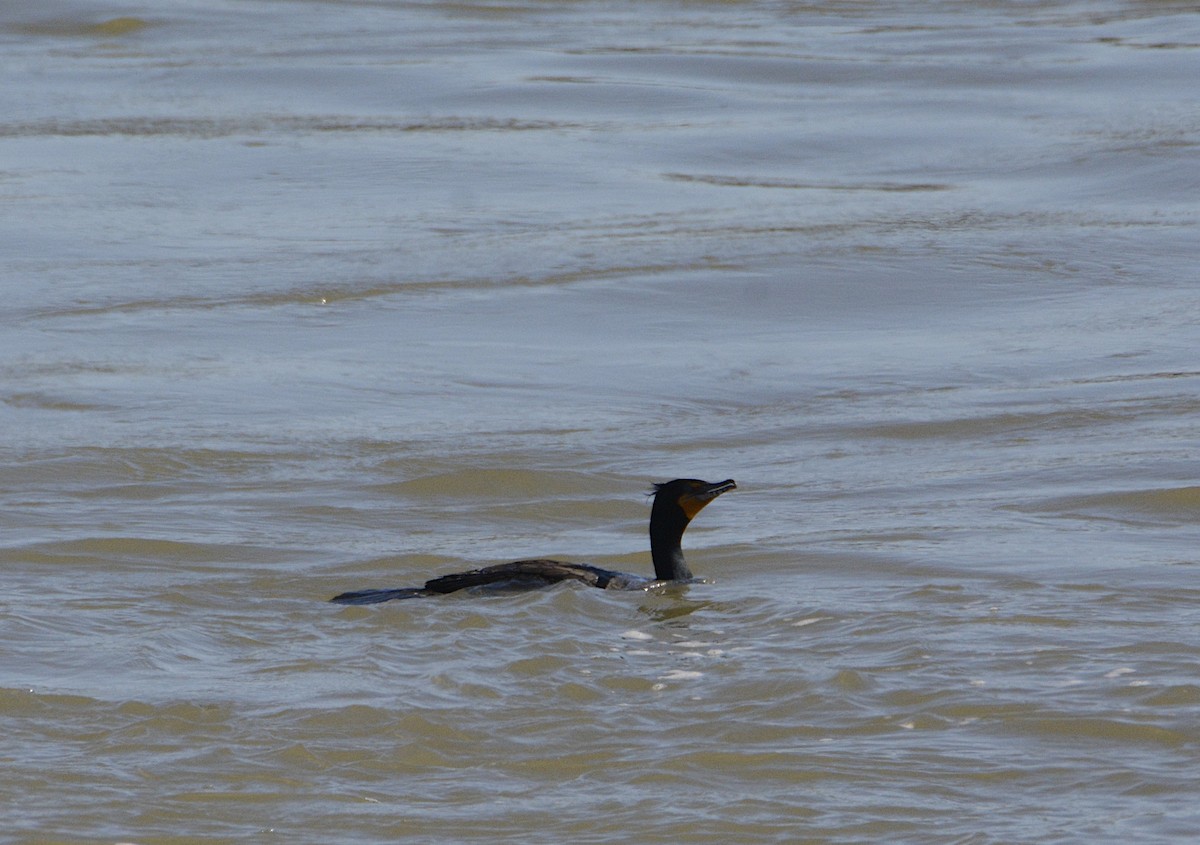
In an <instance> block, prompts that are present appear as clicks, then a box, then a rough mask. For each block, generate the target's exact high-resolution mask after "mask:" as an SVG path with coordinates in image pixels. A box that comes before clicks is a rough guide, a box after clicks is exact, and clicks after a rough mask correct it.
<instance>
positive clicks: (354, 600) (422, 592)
mask: <svg viewBox="0 0 1200 845" xmlns="http://www.w3.org/2000/svg"><path fill="white" fill-rule="evenodd" d="M427 595H429V592H428V591H427V590H426V589H425V588H424V587H401V588H399V589H396V590H355V591H354V592H351V593H342V594H341V595H338V596H334V597H333V598H331V599H330V601H331V602H334V603H335V604H379V603H380V602H384V601H391V600H392V599H415V598H418V597H420V596H427Z"/></svg>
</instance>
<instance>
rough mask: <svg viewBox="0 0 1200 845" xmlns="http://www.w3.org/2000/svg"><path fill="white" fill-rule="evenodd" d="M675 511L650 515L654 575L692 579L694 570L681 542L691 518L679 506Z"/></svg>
mask: <svg viewBox="0 0 1200 845" xmlns="http://www.w3.org/2000/svg"><path fill="white" fill-rule="evenodd" d="M656 510H657V508H656ZM674 511H675V513H670V514H664V513H654V514H651V516H650V557H651V559H652V560H653V561H654V577H655V578H657V579H658V580H659V581H690V580H691V578H692V570H690V569H688V565H687V563H686V562H685V561H684V559H683V548H682V547H681V546H680V544H679V543H680V540H682V539H683V530H684V529H685V528H687V525H688V522H689V521H690V520H688V518H687V517H686V516H684V514H683V511H681V510H679V508H678V507H675V508H674Z"/></svg>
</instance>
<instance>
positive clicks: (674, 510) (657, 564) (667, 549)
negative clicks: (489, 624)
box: [331, 478, 737, 604]
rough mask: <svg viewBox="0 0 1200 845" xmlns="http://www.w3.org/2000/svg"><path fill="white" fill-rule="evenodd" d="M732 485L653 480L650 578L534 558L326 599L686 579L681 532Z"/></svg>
mask: <svg viewBox="0 0 1200 845" xmlns="http://www.w3.org/2000/svg"><path fill="white" fill-rule="evenodd" d="M736 489H737V485H736V484H735V483H734V482H733V479H732V478H730V479H727V480H725V481H718V482H715V483H710V482H708V481H700V480H699V479H696V478H677V479H675V480H674V481H668V482H666V483H665V484H655V485H654V506H653V507H652V508H651V509H650V557H651V558H652V559H653V561H654V578H645V577H642V576H640V575H630V574H628V573H625V572H613V571H611V570H608V569H601V568H600V567H598V566H590V565H588V564H586V563H568V562H567V561H562V560H546V559H544V558H535V559H532V560H515V561H513V562H512V563H500V564H497V565H495V566H485V567H484V568H483V569H472V570H471V571H470V572H457V573H454V574H453V575H443V576H442V577H440V578H434V579H432V580H430V581H426V582H425V586H423V587H400V588H398V589H392V590H356V591H354V592H350V593H342V594H341V595H338V596H334V597H333V598H332V599H331V601H334V602H336V603H338V604H378V603H379V602H384V601H391V600H392V599H411V598H418V597H421V596H436V595H440V594H443V593H453V592H457V591H458V590H465V589H467V588H468V587H483V586H496V587H506V588H535V587H545V586H547V585H549V584H557V583H558V582H559V581H582V582H583V583H584V584H587V585H589V586H592V587H599V588H600V589H602V590H644V589H646V588H647V587H651V586H654V585H656V584H659V583H662V582H664V581H690V580H691V579H692V570H690V569H688V565H687V563H686V562H685V561H684V559H683V549H682V547H681V546H680V540H681V539H682V538H683V532H684V531H685V530H686V529H687V527H688V523H689V522H691V521H692V518H693V517H694V516H695V515H696V514H698V513H700V511H701V509H702V508H703V507H704V506H705V505H707V504H708V503H709V502H711V501H712V500H713V499H715V498H717V496H720V495H721V494H722V493H725V492H727V491H729V490H736Z"/></svg>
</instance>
